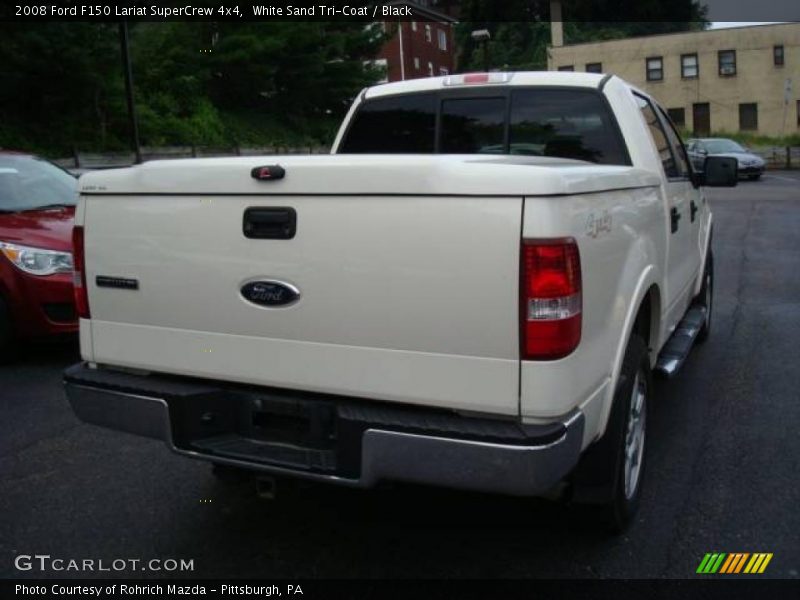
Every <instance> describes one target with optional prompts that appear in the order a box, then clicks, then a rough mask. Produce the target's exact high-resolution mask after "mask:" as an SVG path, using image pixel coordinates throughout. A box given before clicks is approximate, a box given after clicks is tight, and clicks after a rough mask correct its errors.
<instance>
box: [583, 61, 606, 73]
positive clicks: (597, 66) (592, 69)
mask: <svg viewBox="0 0 800 600" xmlns="http://www.w3.org/2000/svg"><path fill="white" fill-rule="evenodd" d="M586 72H587V73H602V72H603V63H586Z"/></svg>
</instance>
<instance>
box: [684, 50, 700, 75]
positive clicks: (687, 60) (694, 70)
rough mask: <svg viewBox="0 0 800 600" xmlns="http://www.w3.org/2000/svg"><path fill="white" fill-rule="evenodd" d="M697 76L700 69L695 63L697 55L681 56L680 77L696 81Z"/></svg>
mask: <svg viewBox="0 0 800 600" xmlns="http://www.w3.org/2000/svg"><path fill="white" fill-rule="evenodd" d="M698 75H700V67H699V65H698V63H697V54H681V77H683V78H684V79H696V78H697V76H698Z"/></svg>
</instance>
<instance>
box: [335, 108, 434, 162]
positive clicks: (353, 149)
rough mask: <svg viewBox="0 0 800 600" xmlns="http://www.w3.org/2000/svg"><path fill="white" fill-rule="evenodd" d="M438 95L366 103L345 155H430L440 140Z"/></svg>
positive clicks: (350, 132)
mask: <svg viewBox="0 0 800 600" xmlns="http://www.w3.org/2000/svg"><path fill="white" fill-rule="evenodd" d="M436 103H437V97H436V95H435V94H415V95H407V96H391V97H388V98H378V99H376V100H370V101H369V102H365V103H364V104H363V105H362V106H361V107H360V108H359V109H358V114H357V115H356V117H355V120H354V121H353V124H352V125H351V126H350V129H349V130H348V131H347V136H346V137H345V139H344V141H343V143H342V146H341V148H340V149H339V152H340V153H343V154H358V153H361V154H364V153H369V154H428V153H432V152H433V151H434V140H435V139H436Z"/></svg>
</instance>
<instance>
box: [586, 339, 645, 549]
mask: <svg viewBox="0 0 800 600" xmlns="http://www.w3.org/2000/svg"><path fill="white" fill-rule="evenodd" d="M651 394H652V379H651V375H650V360H649V357H648V352H647V345H646V344H645V342H644V340H643V339H642V338H641V337H640V336H638V335H636V334H634V335H632V336H631V339H630V341H629V342H628V348H627V350H626V351H625V359H624V361H623V364H622V370H621V372H620V376H619V382H618V384H617V389H616V392H615V394H614V404H613V406H612V408H611V415H610V416H609V421H608V426H607V428H606V432H605V434H604V435H603V437H602V438H600V440H598V441H597V442H596V443H595V444H594V445H593V446H592V447H590V448H589V449H588V450H587V451H586V454H585V455H584V456H583V458H582V459H581V461H580V463H579V465H578V468H577V469H576V472H575V477H574V480H573V483H574V485H575V498H576V500H577V501H578V502H581V501H584V502H587V503H589V504H594V505H596V509H597V512H598V513H599V515H598V516H599V517H600V518H601V520H602V521H603V523H604V525H606V526H607V527H608V528H609V529H610V530H611V531H612V532H614V533H619V532H621V531H623V530H624V529H625V528H626V527H627V526H628V524H629V523H630V522H631V520H632V519H633V517H634V516H635V514H636V511H637V510H638V509H639V503H640V498H641V491H642V482H643V480H644V473H645V457H646V453H645V440H646V432H647V413H648V406H649V402H650V399H651Z"/></svg>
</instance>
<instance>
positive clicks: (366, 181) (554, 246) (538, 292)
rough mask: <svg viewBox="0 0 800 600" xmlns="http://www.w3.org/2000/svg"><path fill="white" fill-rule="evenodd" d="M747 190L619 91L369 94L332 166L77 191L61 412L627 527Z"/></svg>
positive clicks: (188, 447)
mask: <svg viewBox="0 0 800 600" xmlns="http://www.w3.org/2000/svg"><path fill="white" fill-rule="evenodd" d="M736 169H737V165H736V160H735V159H730V158H722V157H711V158H709V159H708V161H707V163H706V165H705V169H704V172H703V173H702V174H695V173H693V172H692V167H691V165H690V164H689V161H688V160H687V158H686V152H685V149H684V147H683V144H682V142H681V140H680V137H679V136H678V134H677V133H676V131H675V128H674V127H673V125H672V124H671V123H670V121H669V119H668V118H667V116H666V114H665V112H664V110H662V109H661V108H660V107H659V106H658V104H657V103H656V102H655V101H654V100H653V99H652V98H650V97H648V96H647V95H646V94H644V93H642V92H640V91H638V90H636V89H634V88H632V87H631V86H630V85H628V84H626V83H625V82H624V81H622V80H620V79H619V78H617V77H613V76H610V75H609V76H601V75H594V74H576V73H489V74H468V75H453V76H449V77H440V78H430V79H420V80H414V81H406V82H400V83H393V84H387V85H380V86H376V87H372V88H369V89H366V90H365V91H364V92H362V93H361V94H360V95H359V96H358V98H357V100H356V101H355V103H354V104H353V106H352V108H351V110H350V112H349V114H348V115H347V118H346V119H345V121H344V123H343V125H342V127H341V129H340V131H339V134H338V136H337V138H336V140H335V142H334V146H333V152H332V155H330V156H270V157H264V156H261V157H249V158H223V159H193V160H172V161H154V162H149V163H146V164H143V165H139V166H135V167H132V168H128V169H117V170H109V171H102V172H94V173H89V174H86V175H84V176H83V177H81V179H80V183H79V188H80V201H79V204H78V208H77V213H76V227H75V233H74V252H75V265H76V267H75V268H76V272H75V286H76V287H75V289H76V301H77V305H78V308H79V312H80V316H81V320H80V341H81V355H82V359H83V361H84V362H82V363H81V364H79V365H76V366H74V367H72V368H70V369H69V370H67V372H66V373H65V385H66V390H67V394H68V397H69V400H70V402H71V405H72V407H73V409H74V411H75V412H76V413H77V415H78V416H79V417H80V418H81V419H83V420H84V421H86V422H89V423H94V424H97V425H102V426H105V427H109V428H112V429H117V430H122V431H127V432H131V433H136V434H140V435H144V436H150V437H154V438H158V439H162V440H164V441H165V442H166V443H167V445H168V446H169V447H170V448H171V449H172V450H174V451H175V452H178V453H179V454H182V455H185V456H189V457H193V458H199V459H204V460H208V461H211V462H213V463H216V464H218V465H224V466H228V467H239V468H246V469H250V470H253V471H257V472H260V473H261V475H262V476H267V477H269V476H275V475H289V476H298V477H306V478H310V479H315V480H319V481H328V482H332V483H338V484H344V485H352V486H371V485H374V484H376V483H378V482H381V481H407V482H418V483H424V484H434V485H442V486H449V487H455V488H463V489H471V490H482V491H493V492H499V493H506V494H515V495H544V494H549V493H552V490H554V489H560V490H568V491H570V492H571V493H572V495H573V497H574V498H576V499H577V500H586V501H590V502H595V503H597V504H599V505H600V506H601V507H602V509H601V512H602V513H603V514H605V515H606V516H607V517H608V519H609V521H610V522H611V524H612V525H614V526H615V527H616V528H621V527H623V526H624V525H625V523H626V522H627V521H629V520H630V518H631V516H632V515H633V513H634V511H635V510H636V507H637V504H638V500H639V497H640V490H641V487H642V485H641V482H642V475H643V472H644V458H645V453H644V448H645V432H646V424H647V414H648V404H649V403H650V401H651V398H652V387H651V370H652V369H657V370H661V371H663V372H665V373H667V374H671V373H674V372H675V371H676V370H677V369H678V367H679V366H680V364H681V363H682V361H683V359H684V358H685V357H686V355H687V354H688V352H689V350H690V348H691V346H692V344H693V342H694V341H695V340H696V339H700V338H703V337H705V336H706V335H707V334H708V331H709V326H710V322H711V298H712V289H713V267H712V254H711V245H710V243H711V222H712V219H711V212H710V210H709V207H708V204H707V202H706V199H705V197H704V195H703V192H702V190H701V187H702V186H703V185H720V186H732V185H735V184H736V180H737V172H736ZM565 484H566V485H565Z"/></svg>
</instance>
